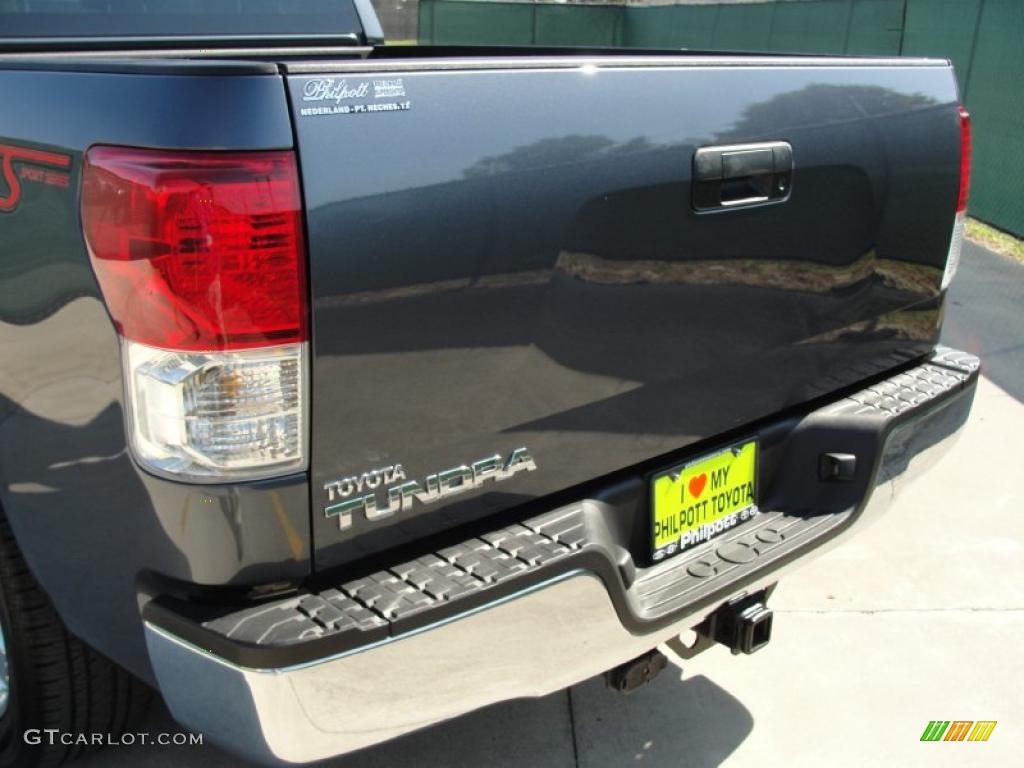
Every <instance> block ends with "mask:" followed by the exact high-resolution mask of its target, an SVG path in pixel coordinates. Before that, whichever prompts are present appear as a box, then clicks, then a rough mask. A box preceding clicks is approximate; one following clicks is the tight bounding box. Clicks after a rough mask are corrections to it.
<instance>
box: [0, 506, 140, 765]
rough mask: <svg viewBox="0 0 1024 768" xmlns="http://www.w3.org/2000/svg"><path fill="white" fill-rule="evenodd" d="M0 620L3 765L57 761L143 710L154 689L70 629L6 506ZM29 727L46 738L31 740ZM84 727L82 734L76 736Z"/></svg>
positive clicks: (0, 528)
mask: <svg viewBox="0 0 1024 768" xmlns="http://www.w3.org/2000/svg"><path fill="white" fill-rule="evenodd" d="M0 627H2V629H3V639H4V640H5V641H6V643H5V645H6V656H7V666H8V673H9V675H8V683H9V685H8V691H9V695H8V699H7V706H6V709H5V710H4V711H3V712H2V714H0V768H15V767H17V768H49V766H55V765H60V764H61V763H64V762H66V761H68V760H73V759H75V758H77V757H80V756H81V755H83V754H85V753H86V752H89V751H93V750H94V749H96V747H94V746H93V745H92V743H91V742H92V739H93V737H92V734H103V735H104V739H103V740H104V741H106V740H107V734H110V736H111V737H116V736H118V735H120V734H121V733H124V732H125V731H127V730H128V729H130V728H131V727H133V726H135V725H137V724H138V722H139V721H140V720H141V718H142V715H143V714H145V709H146V707H147V706H148V704H149V701H150V699H151V697H152V692H151V691H150V690H149V689H148V688H147V687H146V686H144V685H143V684H142V683H141V682H139V681H138V680H137V679H136V678H134V677H132V676H131V675H130V674H128V673H127V672H125V671H124V670H123V669H121V668H120V667H118V666H117V665H115V664H113V663H112V662H110V661H109V660H107V659H106V658H104V657H103V656H100V655H99V654H98V653H96V652H95V651H94V650H92V649H91V648H89V647H88V646H86V645H85V643H83V642H82V641H81V640H79V639H78V638H76V637H75V636H73V635H72V634H71V633H69V632H68V630H67V629H66V628H65V627H64V624H63V622H61V620H60V617H59V616H58V615H57V612H56V610H54V607H53V604H52V603H51V602H50V600H49V598H48V597H47V596H46V594H45V593H44V592H43V591H42V589H41V588H40V587H39V584H37V583H36V580H35V579H34V578H33V576H32V574H31V573H30V572H29V569H28V566H27V565H26V563H25V559H24V558H23V557H22V556H21V552H20V551H19V550H18V545H17V543H16V542H15V540H14V535H13V533H12V532H11V528H10V525H9V523H8V522H7V518H6V516H4V514H3V512H2V510H0ZM0 672H2V665H0ZM0 691H2V676H0ZM0 699H2V693H0ZM0 707H2V703H0ZM45 729H56V730H57V731H58V732H59V734H67V735H66V736H65V737H64V738H65V740H68V741H70V742H71V743H70V744H63V743H61V740H60V737H59V735H57V736H55V737H54V739H53V741H54V743H53V744H50V743H49V737H48V736H47V734H46V733H45V732H44V730H45ZM26 732H30V733H31V734H32V735H37V736H38V737H39V740H40V742H41V743H39V744H30V743H28V741H29V740H27V739H26ZM36 732H38V733H36ZM80 734H82V735H84V736H85V739H84V740H83V739H80V738H76V737H78V736H79V735H80ZM31 740H35V739H31ZM75 741H79V742H83V743H75Z"/></svg>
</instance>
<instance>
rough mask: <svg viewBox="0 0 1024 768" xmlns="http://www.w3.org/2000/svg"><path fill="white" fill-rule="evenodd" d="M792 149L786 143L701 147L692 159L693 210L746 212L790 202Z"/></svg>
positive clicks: (773, 142) (770, 142)
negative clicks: (737, 209) (733, 209)
mask: <svg viewBox="0 0 1024 768" xmlns="http://www.w3.org/2000/svg"><path fill="white" fill-rule="evenodd" d="M792 186H793V147H791V146H790V145H789V144H788V143H787V142H785V141H769V142H764V143H762V144H729V145H726V146H720V147H701V148H700V149H698V150H697V152H696V153H695V154H694V156H693V207H694V208H695V209H697V210H698V211H711V210H722V209H731V208H743V207H746V206H751V205H763V204H765V203H782V202H785V201H786V200H788V199H789V195H790V192H791V190H792Z"/></svg>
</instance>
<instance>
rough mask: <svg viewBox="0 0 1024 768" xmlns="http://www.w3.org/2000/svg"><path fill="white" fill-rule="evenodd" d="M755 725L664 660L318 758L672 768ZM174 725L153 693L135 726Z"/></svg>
mask: <svg viewBox="0 0 1024 768" xmlns="http://www.w3.org/2000/svg"><path fill="white" fill-rule="evenodd" d="M353 706H358V704H357V703H355V702H354V703H353ZM338 716H339V717H340V718H344V716H345V715H344V713H343V712H341V713H339V715H338ZM753 724H754V721H753V718H752V717H751V715H750V713H749V712H748V711H747V709H746V708H745V707H744V706H743V705H742V704H741V703H740V702H739V701H738V700H737V699H736V698H734V697H733V696H732V695H731V694H730V693H728V692H727V691H725V690H724V689H722V688H720V687H719V686H717V685H715V684H714V683H713V682H712V681H710V680H708V679H707V678H705V677H693V678H688V679H680V672H679V670H678V669H677V668H675V667H672V666H670V667H669V668H668V669H667V670H666V671H665V672H664V673H663V674H662V675H661V676H660V677H659V678H658V679H657V680H655V681H654V682H653V683H651V684H650V685H648V686H646V687H644V688H641V689H639V690H638V691H635V692H634V693H632V694H630V695H628V696H624V695H622V694H619V693H615V692H612V691H609V690H608V689H606V688H605V686H604V681H603V679H602V678H595V679H593V680H588V681H587V682H585V683H581V684H580V685H578V686H576V687H574V688H573V689H572V691H571V692H569V693H566V692H564V691H563V692H559V693H555V694H552V695H550V696H546V697H544V698H542V699H529V700H520V701H510V702H505V703H502V704H496V705H494V706H492V707H488V708H486V709H483V710H480V711H478V712H473V713H471V714H469V715H466V716H465V717H461V718H458V719H455V720H452V721H450V722H447V723H442V724H441V725H437V726H434V727H433V728H428V729H426V730H423V731H419V732H417V733H413V734H409V735H408V736H405V737H403V738H401V739H397V740H395V741H392V742H389V743H387V744H382V745H380V746H378V747H373V748H370V749H366V750H363V751H362V752H358V753H356V754H354V755H349V756H347V757H344V758H338V759H335V760H330V761H326V762H323V763H319V764H318V766H319V768H342V766H344V768H401V767H402V766H445V768H463V767H464V768H470V766H472V768H479V767H480V766H488V768H502V767H503V766H507V767H511V766H517V767H518V766H523V765H529V766H530V767H531V768H572V766H582V767H583V768H603V767H604V766H624V765H634V764H636V763H638V762H642V763H643V764H644V765H650V766H673V767H675V766H678V765H680V761H681V760H683V759H684V756H685V761H686V765H687V766H690V767H691V768H713V767H714V766H718V765H719V764H720V763H721V762H722V761H723V760H725V758H726V757H728V756H729V755H730V754H731V753H732V752H733V751H734V750H735V749H736V748H737V747H738V746H739V745H740V744H741V743H742V742H743V740H744V739H745V738H746V737H747V735H748V734H749V733H750V731H751V729H752V728H753ZM180 730H181V729H180V728H179V727H178V725H177V724H176V723H175V722H174V721H173V720H172V719H171V717H170V715H169V714H168V713H167V710H166V708H165V707H164V706H163V704H162V702H159V701H158V702H156V703H154V705H153V709H152V710H151V711H150V713H149V715H148V717H147V718H146V721H145V723H144V724H143V725H142V727H140V728H139V731H144V732H147V733H149V734H151V735H153V736H155V735H156V734H159V733H177V732H179V731H180ZM574 731H575V736H574ZM80 765H81V766H82V768H101V766H102V767H103V768H115V767H117V768H121V767H123V766H128V765H130V766H132V767H133V768H170V767H171V766H174V767H175V768H242V766H246V765H248V763H247V762H246V761H245V760H242V759H240V758H236V757H233V756H231V755H228V754H226V753H224V752H222V751H221V750H219V749H217V748H216V747H214V746H212V745H209V744H207V745H203V746H178V747H174V746H148V745H147V746H140V745H135V746H131V747H110V748H108V749H107V750H105V751H104V752H101V753H99V754H97V755H95V756H93V757H92V758H90V759H86V760H84V761H82V763H81V764H80Z"/></svg>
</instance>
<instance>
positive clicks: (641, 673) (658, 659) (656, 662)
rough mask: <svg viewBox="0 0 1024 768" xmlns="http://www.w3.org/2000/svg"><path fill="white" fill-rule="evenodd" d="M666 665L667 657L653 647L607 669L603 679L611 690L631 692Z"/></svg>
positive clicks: (647, 681) (649, 679) (652, 677)
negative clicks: (642, 653) (640, 654)
mask: <svg viewBox="0 0 1024 768" xmlns="http://www.w3.org/2000/svg"><path fill="white" fill-rule="evenodd" d="M667 666H668V657H667V656H665V654H663V653H662V652H661V651H659V650H658V649H657V648H655V649H654V650H653V651H648V652H647V653H645V654H644V655H643V656H638V657H637V658H635V659H633V660H632V661H627V662H626V663H625V664H620V665H619V666H617V667H615V668H613V669H609V670H608V671H607V672H605V673H604V681H605V683H606V684H607V686H608V687H609V688H611V689H612V690H613V691H618V692H619V693H632V692H633V691H635V690H636V689H637V688H639V687H640V686H642V685H646V684H647V683H649V682H651V681H652V680H653V679H654V678H656V677H657V676H658V675H660V674H661V673H662V671H663V670H664V669H665V667H667Z"/></svg>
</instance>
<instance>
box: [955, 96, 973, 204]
mask: <svg viewBox="0 0 1024 768" xmlns="http://www.w3.org/2000/svg"><path fill="white" fill-rule="evenodd" d="M958 109H959V111H960V195H959V197H958V198H957V201H956V212H957V213H963V212H964V211H966V210H967V195H968V193H969V192H970V189H971V116H970V114H968V112H967V110H966V109H964V108H963V107H959V108H958Z"/></svg>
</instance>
